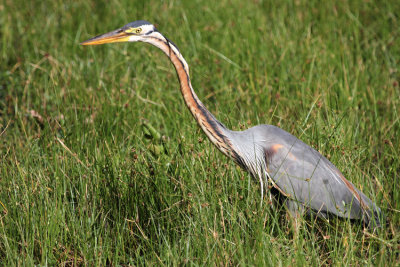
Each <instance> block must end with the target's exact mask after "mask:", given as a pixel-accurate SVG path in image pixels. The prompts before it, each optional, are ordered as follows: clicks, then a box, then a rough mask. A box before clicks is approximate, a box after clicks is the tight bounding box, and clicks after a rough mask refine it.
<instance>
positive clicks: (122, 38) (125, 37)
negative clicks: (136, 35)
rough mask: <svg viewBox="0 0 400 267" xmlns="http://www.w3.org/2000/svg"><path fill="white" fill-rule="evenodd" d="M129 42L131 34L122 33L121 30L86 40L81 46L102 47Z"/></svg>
mask: <svg viewBox="0 0 400 267" xmlns="http://www.w3.org/2000/svg"><path fill="white" fill-rule="evenodd" d="M127 41H129V34H127V33H126V32H124V31H122V30H121V29H118V30H115V31H112V32H108V33H105V34H102V35H99V36H96V37H93V38H91V39H89V40H86V41H84V42H82V43H81V45H100V44H108V43H119V42H127Z"/></svg>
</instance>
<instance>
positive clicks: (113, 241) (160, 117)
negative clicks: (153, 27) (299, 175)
mask: <svg viewBox="0 0 400 267" xmlns="http://www.w3.org/2000/svg"><path fill="white" fill-rule="evenodd" d="M398 10H400V2H399V1H396V0H393V1H345V0H343V1H335V3H330V2H326V1H321V3H320V1H294V3H292V2H290V1H262V0H261V1H240V0H235V1H219V3H216V2H215V1H199V0H195V1H154V0H150V1H148V0H146V1H141V2H140V1H103V2H100V1H57V0H56V1H9V0H5V1H1V2H0V38H1V42H0V54H1V55H0V62H1V63H0V262H2V263H4V265H11V264H15V265H22V264H24V265H28V266H29V265H32V264H40V265H45V264H49V265H54V264H61V265H63V264H66V265H71V264H77V265H114V266H116V265H122V266H127V265H142V264H157V265H159V264H163V265H171V264H174V265H181V264H185V263H187V264H193V265H272V266H277V265H282V266H286V265H291V266H293V265H299V266H301V265H304V264H313V265H330V264H332V265H350V264H351V265H354V266H360V265H376V266H390V265H392V266H393V265H399V264H400V254H399V250H400V245H399V243H400V240H399V239H400V190H399V189H400V186H399V180H400V159H399V152H400V142H399V140H400V116H399V115H400V114H399V113H400V88H399V81H400V73H399V61H400V43H399V37H400V30H399V29H400V21H399V20H400V18H399V13H398ZM136 19H146V20H149V21H152V22H154V23H156V24H157V25H158V28H159V30H160V31H161V32H162V33H164V34H165V35H166V36H167V37H169V38H170V39H171V40H173V41H174V42H175V43H176V44H177V45H178V47H179V48H180V50H181V51H182V53H183V55H184V56H185V58H186V60H187V61H188V63H189V66H190V68H191V76H192V81H193V87H194V88H195V90H196V91H197V93H198V95H199V97H200V99H202V100H203V102H204V103H205V105H206V106H207V107H208V108H209V109H210V110H211V112H213V113H214V114H215V116H216V117H217V118H219V119H220V120H221V121H222V122H223V123H225V124H226V125H227V126H229V127H230V128H232V129H235V130H239V129H244V128H248V127H250V126H253V125H256V124H261V123H268V124H274V125H278V126H280V127H281V128H282V129H284V130H286V131H288V132H290V133H292V134H294V135H295V136H297V137H299V138H301V139H302V140H303V141H305V142H306V143H308V144H310V145H312V146H313V147H315V148H316V149H318V150H319V151H321V153H323V154H324V155H326V156H327V157H328V158H329V159H330V160H331V161H332V162H333V163H334V164H335V165H336V166H337V167H338V168H339V169H340V170H341V171H342V172H343V173H344V174H345V176H346V177H347V178H348V179H349V180H351V181H352V182H353V183H354V184H355V185H357V187H359V188H362V190H363V191H364V192H365V194H366V195H368V196H369V197H371V198H372V199H373V200H374V201H375V202H376V203H377V204H378V205H379V206H380V207H381V208H382V210H383V211H384V213H385V214H386V217H387V221H388V224H387V225H386V226H384V227H383V228H382V229H380V230H379V231H377V232H374V233H371V232H368V231H366V232H364V230H363V228H362V227H361V226H360V224H359V223H357V222H355V223H350V222H349V221H347V220H337V219H333V220H330V221H329V222H324V221H318V220H317V221H314V220H310V219H305V220H304V221H302V222H301V227H300V230H299V232H298V235H294V232H293V231H292V230H291V227H292V226H291V223H290V221H289V220H287V215H286V212H285V209H284V208H283V207H280V206H275V207H271V206H270V205H269V204H268V200H267V199H265V200H264V204H263V205H262V206H261V205H260V192H259V190H260V188H259V185H258V183H257V182H256V181H254V180H253V179H252V178H251V177H250V175H248V174H247V173H245V172H244V171H242V170H241V169H239V168H238V167H236V166H235V165H234V163H232V162H231V161H230V160H229V159H227V158H226V157H224V156H223V155H222V154H221V153H219V152H218V151H217V149H216V148H215V147H213V145H211V144H210V142H209V141H208V140H207V139H206V137H205V135H204V134H203V133H202V132H201V130H200V129H199V127H198V126H197V124H196V123H195V121H194V120H193V118H192V116H191V114H190V113H189V111H188V110H187V108H186V106H185V105H184V102H183V100H182V98H181V95H180V92H179V90H178V88H179V85H178V83H177V79H176V75H175V73H174V70H173V68H172V65H171V64H170V63H169V62H168V59H167V58H166V57H165V56H164V55H163V54H162V52H161V51H158V50H157V49H156V48H154V47H150V46H149V45H145V44H114V45H104V46H97V47H90V48H87V47H82V46H80V45H79V42H80V41H83V40H86V39H88V38H90V37H92V36H94V35H97V34H101V33H104V32H107V31H110V30H113V29H116V28H118V27H120V26H122V25H124V24H126V23H128V22H130V21H134V20H136ZM145 125H150V126H151V127H153V128H154V129H155V130H156V131H157V132H158V133H159V134H160V135H161V137H160V138H157V137H152V136H151V135H150V136H149V134H148V129H147V127H146V126H145Z"/></svg>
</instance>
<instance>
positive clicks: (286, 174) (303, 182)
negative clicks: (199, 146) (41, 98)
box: [81, 20, 381, 226]
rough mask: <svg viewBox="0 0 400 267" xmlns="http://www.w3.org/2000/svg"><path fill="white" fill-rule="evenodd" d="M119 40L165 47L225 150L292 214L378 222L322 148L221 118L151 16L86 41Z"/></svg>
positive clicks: (198, 116)
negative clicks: (196, 88)
mask: <svg viewBox="0 0 400 267" xmlns="http://www.w3.org/2000/svg"><path fill="white" fill-rule="evenodd" d="M117 42H145V43H149V44H151V45H154V46H156V47H158V48H159V49H161V50H162V51H163V52H164V53H165V54H166V55H167V56H168V58H169V59H170V60H171V62H172V64H173V65H174V67H175V70H176V73H177V76H178V79H179V82H180V90H181V93H182V96H183V99H184V101H185V103H186V105H187V107H188V108H189V110H190V112H191V113H192V115H193V117H194V118H195V120H196V121H197V123H198V124H199V126H200V127H201V129H202V130H203V131H204V133H205V134H206V135H207V137H208V138H209V139H210V141H211V142H212V143H213V144H214V145H215V146H216V147H217V148H218V149H219V150H220V151H221V152H222V153H223V154H225V155H226V156H228V157H229V158H231V159H233V160H234V161H235V162H236V163H237V164H238V165H239V166H240V167H242V168H243V169H245V170H247V171H248V172H250V174H251V175H252V176H253V177H254V178H256V179H258V180H259V181H260V184H261V199H263V193H264V188H265V184H268V183H270V184H271V185H272V186H273V187H275V188H276V189H277V190H278V191H279V192H280V194H282V195H283V196H284V197H285V201H286V205H287V207H288V210H289V211H290V213H292V214H297V213H298V212H300V213H307V214H309V213H314V214H316V215H318V216H321V217H325V218H326V217H328V216H329V215H336V216H339V217H344V218H350V219H358V220H362V221H363V222H364V223H365V224H366V225H370V226H371V222H372V225H374V226H379V225H380V217H381V211H380V209H379V208H378V207H377V206H376V205H375V204H374V202H373V201H372V200H371V199H369V198H368V197H367V196H366V195H365V194H363V193H362V192H361V191H360V190H359V189H357V188H356V187H355V186H354V185H353V184H352V183H351V182H350V181H348V180H347V179H346V178H345V177H344V176H343V174H342V173H341V172H340V171H339V170H338V169H337V168H336V167H335V166H334V165H333V164H332V163H331V162H330V161H329V160H328V159H327V158H325V157H324V156H322V155H321V154H320V153H319V152H318V151H316V150H315V149H313V148H311V147H310V146H308V145H307V144H305V143H304V142H302V141H301V140H299V139H298V138H296V137H295V136H293V135H291V134H290V133H288V132H286V131H284V130H282V129H280V128H278V127H276V126H273V125H258V126H255V127H252V128H250V129H247V130H245V131H232V130H229V129H228V128H227V127H225V126H224V125H223V124H222V123H221V122H219V121H218V120H217V119H216V118H215V117H214V115H213V114H211V112H210V111H209V110H207V108H206V107H205V106H204V104H203V103H202V102H201V101H200V100H199V98H198V97H197V95H196V93H195V92H194V90H193V87H192V84H191V81H190V76H189V66H188V64H187V63H186V60H185V59H184V58H183V56H182V54H181V52H180V51H179V49H178V48H177V47H176V45H175V44H174V43H173V42H171V41H170V40H168V39H167V38H166V37H164V36H163V35H162V34H161V33H160V32H159V31H158V30H157V29H156V28H155V26H154V25H152V24H151V23H150V22H148V21H144V20H138V21H135V22H132V23H129V24H127V25H125V26H123V27H122V28H119V29H117V30H114V31H112V32H109V33H106V34H102V35H99V36H96V37H94V38H91V39H89V40H87V41H84V42H82V43H81V44H82V45H99V44H106V43H117Z"/></svg>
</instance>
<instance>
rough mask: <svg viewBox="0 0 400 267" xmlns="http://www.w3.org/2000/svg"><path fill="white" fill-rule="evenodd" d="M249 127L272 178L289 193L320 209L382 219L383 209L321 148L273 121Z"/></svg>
mask: <svg viewBox="0 0 400 267" xmlns="http://www.w3.org/2000/svg"><path fill="white" fill-rule="evenodd" d="M249 130H250V132H252V136H253V141H254V142H256V145H257V146H258V147H262V150H263V153H264V157H265V163H266V165H267V166H266V171H267V173H268V176H269V178H270V179H272V180H273V183H274V184H275V186H277V187H278V188H279V190H280V191H281V192H283V193H284V194H285V195H286V196H287V197H289V198H290V199H292V200H295V201H297V202H300V203H301V204H303V205H304V206H305V207H309V208H311V209H313V210H315V211H317V212H323V213H332V214H336V215H338V216H341V217H346V218H351V219H363V220H364V221H365V222H366V223H369V221H370V220H371V218H372V217H374V220H375V221H376V222H377V223H379V219H378V217H379V214H380V209H379V208H378V207H377V206H376V205H375V204H374V203H373V202H372V201H371V200H370V199H369V198H368V197H367V196H365V195H364V194H363V193H362V192H361V191H360V190H358V189H357V188H356V187H355V186H354V185H353V184H352V183H351V182H349V181H348V180H347V179H346V178H345V177H344V176H343V175H342V173H341V172H340V171H339V170H338V169H337V168H336V167H335V166H334V165H333V164H332V163H331V162H330V161H329V160H328V159H326V158H325V157H324V156H322V155H321V154H320V153H319V152H318V151H316V150H315V149H313V148H311V147H310V146H308V145H306V144H305V143H304V142H302V141H301V140H299V139H298V138H296V137H294V136H293V135H291V134H289V133H288V132H286V131H284V130H282V129H280V128H278V127H275V126H272V125H259V126H256V127H253V128H251V129H249ZM249 130H248V131H249Z"/></svg>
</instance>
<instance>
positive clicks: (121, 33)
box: [81, 20, 160, 45]
mask: <svg viewBox="0 0 400 267" xmlns="http://www.w3.org/2000/svg"><path fill="white" fill-rule="evenodd" d="M153 35H154V36H153ZM155 35H158V36H157V37H158V38H159V36H160V33H159V32H158V31H157V29H156V27H154V25H153V24H151V23H150V22H148V21H145V20H137V21H134V22H131V23H128V24H126V25H125V26H123V27H122V28H119V29H117V30H115V31H112V32H108V33H105V34H102V35H99V36H96V37H93V38H91V39H89V40H86V41H84V42H82V43H81V45H100V44H108V43H119V42H139V41H142V42H146V39H148V38H151V37H155Z"/></svg>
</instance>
